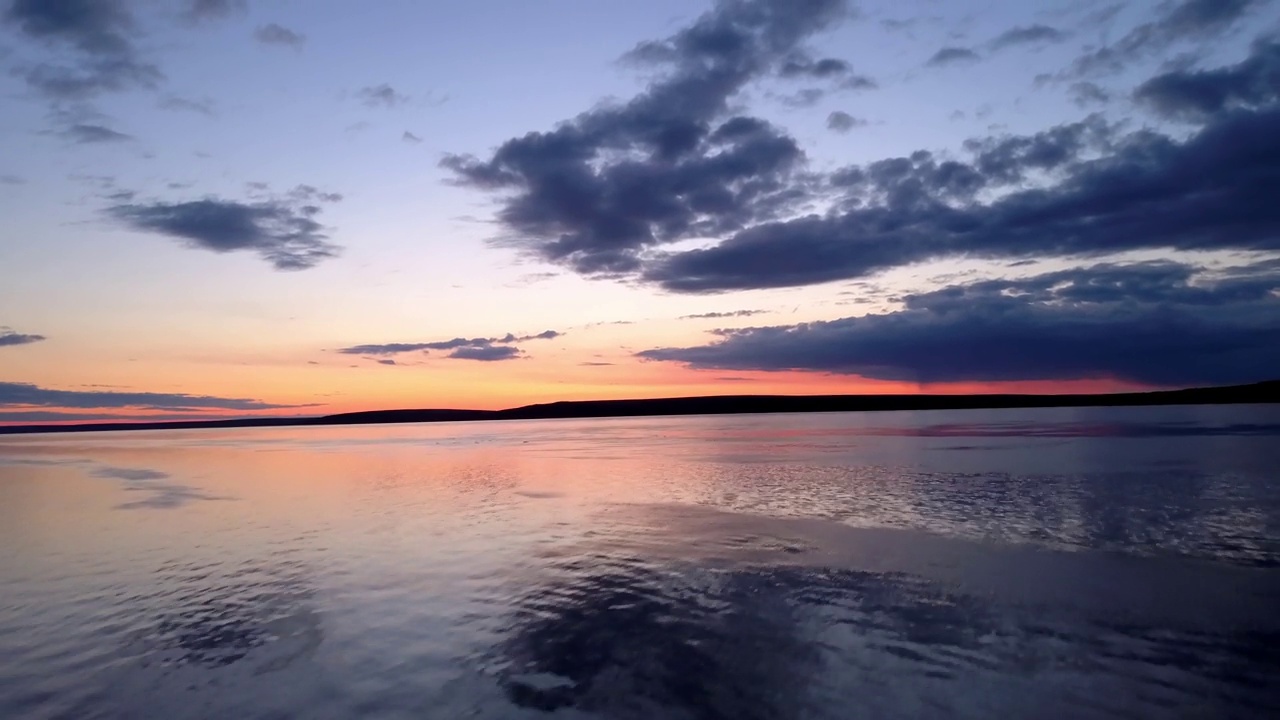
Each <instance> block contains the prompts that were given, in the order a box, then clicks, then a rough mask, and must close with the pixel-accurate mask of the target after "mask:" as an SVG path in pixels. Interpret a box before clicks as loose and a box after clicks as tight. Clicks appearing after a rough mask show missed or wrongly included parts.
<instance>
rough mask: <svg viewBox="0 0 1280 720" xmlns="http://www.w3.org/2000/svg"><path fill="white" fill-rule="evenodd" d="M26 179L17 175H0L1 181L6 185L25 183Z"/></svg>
mask: <svg viewBox="0 0 1280 720" xmlns="http://www.w3.org/2000/svg"><path fill="white" fill-rule="evenodd" d="M26 182H27V181H26V180H24V179H23V178H21V177H19V176H17V175H0V183H3V184H5V185H25V184H26Z"/></svg>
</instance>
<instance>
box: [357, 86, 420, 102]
mask: <svg viewBox="0 0 1280 720" xmlns="http://www.w3.org/2000/svg"><path fill="white" fill-rule="evenodd" d="M357 95H359V96H360V101H361V102H363V103H364V104H365V105H367V106H369V107H395V106H397V105H402V104H404V103H406V102H408V101H409V96H408V95H404V94H401V93H398V92H396V89H395V88H393V87H391V86H390V85H388V84H386V83H382V84H381V85H370V86H368V87H364V88H361V89H360V92H359V93H357Z"/></svg>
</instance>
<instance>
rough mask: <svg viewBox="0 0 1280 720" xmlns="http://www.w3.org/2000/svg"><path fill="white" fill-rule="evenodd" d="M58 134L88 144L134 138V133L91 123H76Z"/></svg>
mask: <svg viewBox="0 0 1280 720" xmlns="http://www.w3.org/2000/svg"><path fill="white" fill-rule="evenodd" d="M57 134H58V135H60V136H62V137H64V138H66V139H68V140H70V141H72V142H75V143H80V144H82V145H87V144H91V143H113V142H127V141H129V140H132V139H133V136H132V135H126V134H124V133H122V132H119V131H116V130H112V129H111V128H109V127H106V126H105V125H94V124H90V123H76V124H74V125H70V126H68V127H66V128H63V129H62V130H59V131H58V133H57Z"/></svg>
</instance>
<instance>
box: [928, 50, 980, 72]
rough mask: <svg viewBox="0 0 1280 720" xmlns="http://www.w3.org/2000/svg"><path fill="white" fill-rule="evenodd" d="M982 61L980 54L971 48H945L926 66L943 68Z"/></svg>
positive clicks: (935, 54)
mask: <svg viewBox="0 0 1280 720" xmlns="http://www.w3.org/2000/svg"><path fill="white" fill-rule="evenodd" d="M979 59H981V56H979V55H978V53H976V52H974V51H972V50H970V49H969V48H962V47H944V48H942V49H941V50H939V51H938V52H936V53H934V54H933V57H930V58H929V60H928V62H926V63H925V65H928V66H929V67H942V66H943V65H957V64H960V63H969V62H974V61H975V60H979Z"/></svg>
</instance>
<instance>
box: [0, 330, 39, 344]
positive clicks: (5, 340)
mask: <svg viewBox="0 0 1280 720" xmlns="http://www.w3.org/2000/svg"><path fill="white" fill-rule="evenodd" d="M45 339H47V338H45V336H43V335H26V334H23V333H20V332H15V331H13V330H11V329H9V328H7V327H0V347H12V346H14V345H30V344H31V343H37V342H40V341H41V340H45Z"/></svg>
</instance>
